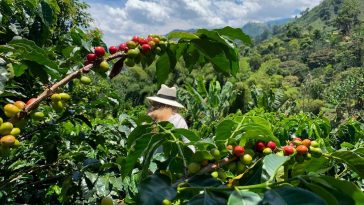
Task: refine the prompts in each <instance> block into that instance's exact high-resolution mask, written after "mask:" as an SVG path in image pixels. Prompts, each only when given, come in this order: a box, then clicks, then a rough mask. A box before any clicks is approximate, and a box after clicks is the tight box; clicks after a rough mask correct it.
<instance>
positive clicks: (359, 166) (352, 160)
mask: <svg viewBox="0 0 364 205" xmlns="http://www.w3.org/2000/svg"><path fill="white" fill-rule="evenodd" d="M331 156H332V157H334V158H335V159H337V160H340V161H342V162H344V163H345V164H347V165H348V166H349V167H350V168H351V169H352V170H353V171H354V172H356V173H357V174H358V175H359V176H360V177H361V178H364V158H363V157H362V156H360V155H358V154H356V153H354V152H352V151H336V152H333V153H331Z"/></svg>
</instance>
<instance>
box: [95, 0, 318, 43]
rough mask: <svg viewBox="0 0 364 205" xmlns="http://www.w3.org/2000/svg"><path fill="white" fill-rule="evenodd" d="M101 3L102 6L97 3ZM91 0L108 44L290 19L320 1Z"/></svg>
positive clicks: (99, 26)
mask: <svg viewBox="0 0 364 205" xmlns="http://www.w3.org/2000/svg"><path fill="white" fill-rule="evenodd" d="M98 2H100V3H98ZM98 2H95V1H92V3H90V5H91V8H90V10H89V11H90V13H91V14H92V17H93V18H94V20H95V21H94V23H93V24H92V26H93V27H98V28H100V29H101V30H102V31H103V32H104V35H105V38H104V40H105V41H106V43H107V44H108V45H118V44H120V43H122V42H124V41H126V40H128V39H130V38H131V37H132V36H133V35H141V36H146V35H148V34H150V33H157V34H166V33H168V32H170V31H171V30H174V29H183V30H184V29H191V28H217V27H223V26H227V25H229V26H233V27H242V26H243V25H244V24H245V23H247V22H249V21H267V20H272V19H279V18H285V17H291V16H294V15H296V13H295V12H296V11H297V10H304V9H305V8H312V7H314V6H316V5H317V4H319V3H320V2H321V0H241V1H238V0H235V1H232V0H231V1H230V0H173V1H172V0H127V1H124V2H122V1H120V5H119V6H115V5H117V4H115V2H114V3H113V5H108V4H106V3H105V2H104V1H102V0H99V1H98Z"/></svg>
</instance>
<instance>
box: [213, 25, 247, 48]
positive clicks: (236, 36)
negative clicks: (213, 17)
mask: <svg viewBox="0 0 364 205" xmlns="http://www.w3.org/2000/svg"><path fill="white" fill-rule="evenodd" d="M214 31H217V32H218V33H219V34H220V35H223V36H227V37H228V38H230V39H231V40H240V41H242V42H244V43H246V44H249V45H251V43H252V41H251V39H250V37H249V36H248V35H247V34H245V33H244V32H243V30H241V29H240V28H232V27H230V26H226V27H224V28H222V29H215V30H214Z"/></svg>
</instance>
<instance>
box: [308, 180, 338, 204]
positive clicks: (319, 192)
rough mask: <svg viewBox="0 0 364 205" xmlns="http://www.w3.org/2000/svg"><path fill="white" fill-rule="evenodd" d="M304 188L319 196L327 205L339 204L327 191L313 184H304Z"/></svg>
mask: <svg viewBox="0 0 364 205" xmlns="http://www.w3.org/2000/svg"><path fill="white" fill-rule="evenodd" d="M305 186H306V187H307V188H308V189H310V190H311V191H312V192H314V193H316V194H317V195H319V196H320V197H321V198H323V199H325V200H326V202H327V204H330V205H338V204H339V202H338V201H337V200H336V198H335V196H333V195H332V194H331V193H330V192H329V191H327V190H326V189H324V188H323V187H321V186H319V185H316V184H313V183H305Z"/></svg>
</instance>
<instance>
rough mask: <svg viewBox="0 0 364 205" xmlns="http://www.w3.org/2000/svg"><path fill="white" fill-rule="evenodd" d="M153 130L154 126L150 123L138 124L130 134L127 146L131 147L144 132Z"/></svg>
mask: <svg viewBox="0 0 364 205" xmlns="http://www.w3.org/2000/svg"><path fill="white" fill-rule="evenodd" d="M151 131H152V128H151V127H150V125H148V124H147V125H140V126H137V127H136V128H135V129H134V130H133V131H132V132H131V133H130V135H129V136H128V141H127V146H128V148H130V147H131V146H132V145H133V143H134V142H135V140H137V139H139V138H140V137H142V136H143V135H144V134H147V133H150V132H151Z"/></svg>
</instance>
